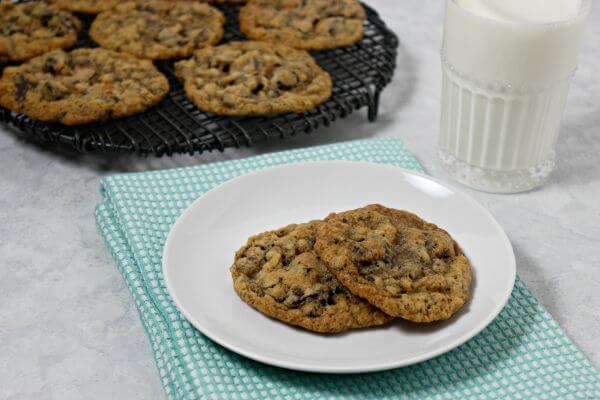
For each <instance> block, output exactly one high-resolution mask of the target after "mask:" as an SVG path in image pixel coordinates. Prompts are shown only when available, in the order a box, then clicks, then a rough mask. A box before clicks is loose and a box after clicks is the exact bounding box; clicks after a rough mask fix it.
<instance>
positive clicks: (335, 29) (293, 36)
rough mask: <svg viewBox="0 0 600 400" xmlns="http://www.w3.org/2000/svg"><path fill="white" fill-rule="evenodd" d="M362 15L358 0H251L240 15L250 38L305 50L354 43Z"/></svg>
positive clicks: (241, 22) (359, 30)
mask: <svg viewBox="0 0 600 400" xmlns="http://www.w3.org/2000/svg"><path fill="white" fill-rule="evenodd" d="M364 19H365V11H364V9H363V8H362V6H361V5H360V3H359V2H358V1H357V0H250V1H249V2H248V4H246V5H245V6H244V7H243V8H242V9H241V11H240V17H239V21H240V30H241V31H242V32H243V33H244V34H245V35H246V36H248V37H249V38H251V39H253V40H263V41H267V42H273V43H281V44H285V45H288V46H291V47H295V48H298V49H305V50H324V49H332V48H336V47H341V46H348V45H351V44H353V43H356V42H357V41H359V40H360V39H361V38H362V36H363V21H364Z"/></svg>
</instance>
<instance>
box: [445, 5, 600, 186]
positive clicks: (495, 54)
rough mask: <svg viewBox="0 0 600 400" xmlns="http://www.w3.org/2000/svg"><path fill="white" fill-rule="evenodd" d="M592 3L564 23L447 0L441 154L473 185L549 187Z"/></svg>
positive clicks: (454, 171) (454, 173)
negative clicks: (504, 15) (500, 14)
mask: <svg viewBox="0 0 600 400" xmlns="http://www.w3.org/2000/svg"><path fill="white" fill-rule="evenodd" d="M589 10H590V0H583V1H582V2H581V4H580V8H579V12H578V13H577V15H576V16H574V17H572V18H570V19H567V20H562V21H560V22H549V23H533V22H531V23H530V22H516V21H515V22H513V21H504V20H496V19H491V18H487V17H484V16H480V15H477V14H475V13H473V12H471V11H469V10H467V9H465V8H463V7H461V5H460V2H459V1H457V0H447V1H446V15H445V24H444V43H443V46H442V52H441V57H442V72H443V78H442V112H441V127H440V137H439V147H438V154H439V156H440V159H441V160H442V163H443V165H444V167H445V168H446V170H447V171H448V172H449V173H450V175H451V176H452V177H454V178H455V179H456V180H458V181H459V182H461V183H463V184H465V185H467V186H470V187H472V188H475V189H478V190H483V191H489V192H496V193H514V192H521V191H526V190H529V189H532V188H534V187H537V186H539V185H541V184H542V183H543V182H544V181H545V180H546V178H547V177H548V175H549V174H550V172H551V171H552V170H553V168H554V166H555V146H556V140H557V136H558V133H559V128H560V123H561V116H562V113H563V109H564V107H565V102H566V99H567V94H568V91H569V82H570V80H571V77H572V75H573V74H574V72H575V70H576V68H577V59H578V53H579V48H580V43H581V36H582V31H583V25H584V22H585V20H586V18H587V16H588V14H589Z"/></svg>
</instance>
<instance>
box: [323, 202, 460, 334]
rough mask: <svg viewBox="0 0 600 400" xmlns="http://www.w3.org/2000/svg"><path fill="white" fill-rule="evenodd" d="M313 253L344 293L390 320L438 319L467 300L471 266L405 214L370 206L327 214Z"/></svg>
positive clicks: (433, 230)
mask: <svg viewBox="0 0 600 400" xmlns="http://www.w3.org/2000/svg"><path fill="white" fill-rule="evenodd" d="M315 249H316V251H317V254H318V255H319V256H320V257H321V259H322V260H323V261H324V263H325V265H326V266H327V268H328V269H329V270H330V271H331V272H332V273H333V275H335V276H336V277H337V278H338V279H339V281H340V282H341V283H342V284H343V285H344V286H346V287H347V288H348V290H350V291H351V292H352V293H354V294H355V295H357V296H360V297H362V298H364V299H366V300H368V301H369V302H370V303H371V304H373V305H375V306H377V307H378V308H380V309H381V310H383V311H384V312H386V313H387V314H389V315H392V316H395V317H402V318H405V319H408V320H411V321H415V322H431V321H437V320H444V319H447V318H450V316H452V314H454V313H455V312H456V311H457V310H458V309H459V308H460V307H461V306H462V305H463V304H464V303H465V302H466V301H467V299H468V297H469V286H470V283H471V266H470V264H469V261H468V260H467V258H466V257H465V255H464V254H463V253H462V251H461V249H460V247H459V246H458V245H457V244H456V242H454V240H452V238H451V237H450V235H449V234H448V233H447V232H445V231H444V230H442V229H440V228H438V227H437V226H435V225H433V224H430V223H428V222H425V221H423V220H422V219H421V218H419V217H417V216H416V215H414V214H411V213H408V212H406V211H400V210H394V209H390V208H386V207H383V206H380V205H371V206H367V207H364V208H360V209H357V210H353V211H347V212H342V213H339V214H331V215H330V216H329V217H327V218H326V219H325V222H324V223H323V224H322V225H320V226H319V229H318V233H317V242H316V245H315Z"/></svg>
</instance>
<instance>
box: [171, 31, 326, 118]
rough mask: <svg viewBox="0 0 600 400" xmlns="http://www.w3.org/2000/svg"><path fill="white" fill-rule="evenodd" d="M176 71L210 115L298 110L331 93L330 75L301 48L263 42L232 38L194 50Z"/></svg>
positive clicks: (192, 97) (238, 114)
mask: <svg viewBox="0 0 600 400" xmlns="http://www.w3.org/2000/svg"><path fill="white" fill-rule="evenodd" d="M175 73H176V75H177V76H178V77H180V78H182V79H183V81H184V88H185V92H186V94H187V96H188V97H189V98H190V99H191V100H192V101H193V102H194V103H195V104H196V105H197V106H198V107H199V108H200V109H202V110H204V111H206V112H210V113H214V114H220V115H230V116H244V115H252V116H259V115H277V114H283V113H288V112H296V113H301V112H304V111H306V110H309V109H311V108H313V107H315V106H316V105H318V104H320V103H322V102H323V101H325V100H327V99H328V98H329V97H330V96H331V90H332V89H331V88H332V83H331V78H330V76H329V74H328V73H327V72H326V71H324V70H323V69H321V68H320V67H319V66H318V65H317V63H316V62H315V61H314V60H313V58H312V57H311V56H310V55H309V54H308V53H307V52H305V51H302V50H296V49H293V48H291V47H287V46H282V45H274V44H270V43H264V42H231V43H227V44H224V45H220V46H216V47H207V48H204V49H201V50H198V51H196V52H195V53H194V56H193V57H192V58H191V59H190V60H185V61H179V62H178V63H177V64H176V65H175Z"/></svg>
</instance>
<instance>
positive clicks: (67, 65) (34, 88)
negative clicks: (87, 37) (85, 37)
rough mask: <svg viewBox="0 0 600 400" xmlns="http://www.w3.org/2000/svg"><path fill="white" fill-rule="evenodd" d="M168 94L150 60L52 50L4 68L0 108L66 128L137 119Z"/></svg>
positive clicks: (105, 52) (93, 51)
mask: <svg viewBox="0 0 600 400" xmlns="http://www.w3.org/2000/svg"><path fill="white" fill-rule="evenodd" d="M168 91H169V83H168V82H167V78H166V77H165V76H164V75H162V74H161V73H160V72H158V70H157V69H156V68H155V67H154V65H152V62H151V61H147V60H139V59H137V58H135V57H133V56H130V55H127V54H120V53H116V52H114V51H111V50H104V49H77V50H73V51H71V52H69V53H66V52H64V51H62V50H55V51H52V52H50V53H46V54H44V55H42V56H39V57H36V58H34V59H32V60H30V61H29V62H27V63H25V64H23V65H20V66H18V67H7V68H5V69H4V73H3V75H2V79H0V104H1V105H3V106H4V107H7V108H9V109H11V110H13V111H15V112H18V113H24V114H26V115H28V116H30V117H32V118H35V119H39V120H42V121H55V122H61V123H63V124H66V125H76V124H83V123H87V122H92V121H98V120H105V119H110V118H118V117H123V116H126V115H131V114H136V113H138V112H141V111H144V110H145V109H147V108H149V107H151V106H153V105H154V104H156V103H158V102H159V101H160V100H161V99H162V98H163V97H164V96H165V95H166V94H167V92H168Z"/></svg>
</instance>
